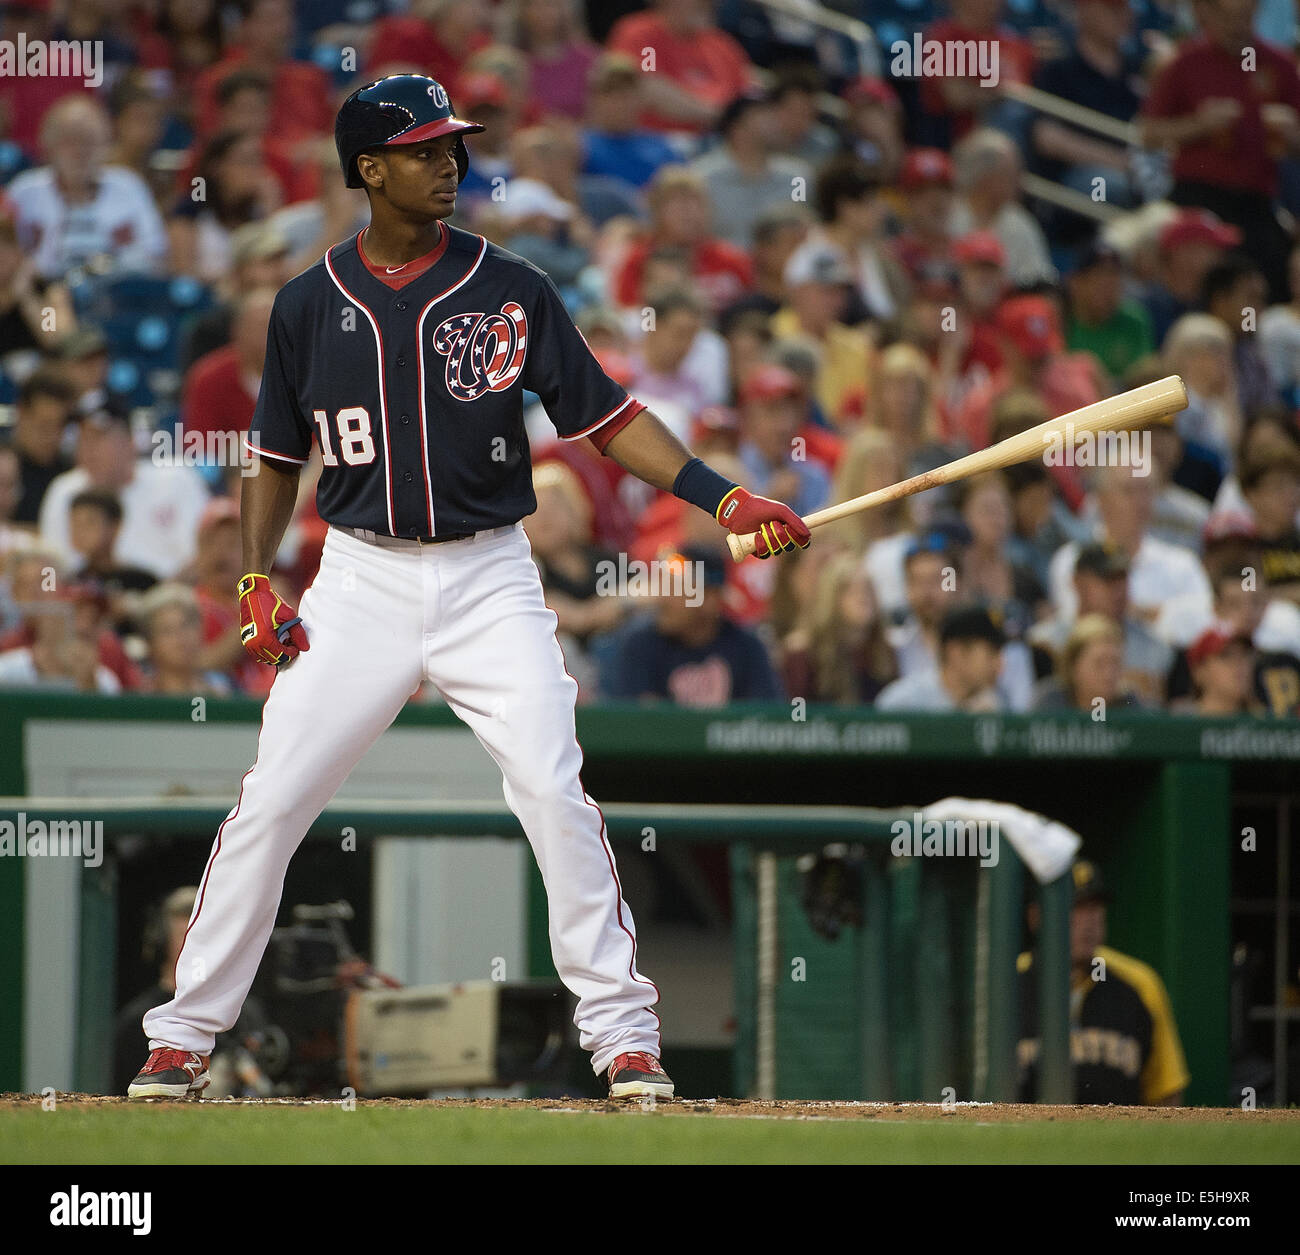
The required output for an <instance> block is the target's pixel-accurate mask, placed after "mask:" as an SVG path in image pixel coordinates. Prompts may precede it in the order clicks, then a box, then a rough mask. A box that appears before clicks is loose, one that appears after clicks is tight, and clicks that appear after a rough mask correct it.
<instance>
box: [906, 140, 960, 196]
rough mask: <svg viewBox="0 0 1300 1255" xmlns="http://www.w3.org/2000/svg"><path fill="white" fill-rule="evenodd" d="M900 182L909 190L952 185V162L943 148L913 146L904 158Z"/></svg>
mask: <svg viewBox="0 0 1300 1255" xmlns="http://www.w3.org/2000/svg"><path fill="white" fill-rule="evenodd" d="M898 182H899V186H900V187H902V189H903V190H904V191H907V192H910V191H914V190H915V189H916V188H918V187H936V186H937V187H951V186H952V162H951V161H950V160H949V159H948V154H947V153H946V152H944V151H943V149H941V148H913V149H911V150H910V151H909V152H908V154H907V156H906V157H904V158H903V169H902V173H901V174H900V175H899V179H898Z"/></svg>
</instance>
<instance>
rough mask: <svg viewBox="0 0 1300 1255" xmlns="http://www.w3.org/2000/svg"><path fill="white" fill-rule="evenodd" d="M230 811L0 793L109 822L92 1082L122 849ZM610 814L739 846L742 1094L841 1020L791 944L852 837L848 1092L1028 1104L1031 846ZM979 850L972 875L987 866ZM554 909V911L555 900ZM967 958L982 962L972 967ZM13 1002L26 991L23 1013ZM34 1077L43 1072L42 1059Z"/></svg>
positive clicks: (1046, 893)
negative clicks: (857, 900) (1018, 975)
mask: <svg viewBox="0 0 1300 1255" xmlns="http://www.w3.org/2000/svg"><path fill="white" fill-rule="evenodd" d="M228 812H229V806H228V805H226V804H225V802H224V800H223V799H218V798H202V797H189V798H183V799H167V798H153V797H136V798H113V797H85V796H78V797H67V798H35V797H8V798H0V822H3V821H4V820H5V819H8V820H10V821H11V822H12V821H16V820H17V817H18V816H20V815H21V817H22V819H21V823H22V826H23V828H24V830H26V831H33V830H34V827H35V825H38V824H39V825H43V826H44V827H45V829H46V830H47V831H48V830H50V825H52V824H56V823H59V822H62V821H66V820H67V819H68V818H69V817H70V816H93V817H94V818H95V820H96V821H99V822H101V823H102V824H103V833H104V837H105V838H106V844H107V847H108V848H107V851H106V859H105V862H104V864H102V865H101V868H96V869H93V870H89V871H87V872H85V873H83V874H84V875H85V876H88V877H90V880H89V882H88V883H86V884H84V885H83V899H84V900H85V901H86V903H87V904H88V905H89V907H90V909H85V910H83V911H82V913H81V919H80V927H81V930H82V935H81V938H80V945H79V953H80V959H81V970H80V971H79V972H78V973H77V978H76V980H75V981H74V982H73V983H72V984H73V988H74V989H75V996H76V1001H77V1008H76V1010H77V1014H76V1021H77V1037H78V1052H77V1077H78V1087H79V1088H84V1089H87V1090H91V1091H95V1090H99V1089H102V1088H103V1087H104V1083H103V1080H102V1070H103V1061H104V1060H105V1059H106V1058H107V1056H108V1043H109V1042H110V1040H111V1036H112V1024H113V1016H114V1007H113V1004H112V1000H111V998H110V997H109V996H107V995H108V993H109V991H111V990H112V989H113V988H114V986H115V983H116V982H115V979H114V975H115V974H114V972H113V970H112V955H113V953H114V940H115V937H114V928H115V919H116V909H115V903H114V901H113V893H114V884H115V879H114V876H113V847H114V843H115V842H116V840H118V839H120V838H124V837H131V838H138V837H146V838H147V837H151V836H159V835H166V836H168V837H180V836H184V837H198V838H208V837H210V836H211V834H212V833H214V832H215V831H216V830H217V828H218V826H219V825H220V824H221V821H222V820H223V819H224V818H225V817H226V815H227V813H228ZM602 813H603V815H604V818H605V824H606V829H607V833H608V836H609V837H610V838H611V840H614V841H619V840H630V841H639V840H641V839H642V838H643V836H644V834H645V833H646V832H647V831H649V830H653V832H654V833H655V838H656V841H657V842H660V841H667V842H675V841H691V842H700V843H704V844H713V843H720V844H724V845H726V846H728V847H729V848H730V850H731V857H732V864H733V873H734V880H733V898H734V907H735V915H736V947H737V962H736V965H735V972H736V984H737V988H736V1003H737V1007H738V1009H739V1011H740V1023H739V1025H738V1030H737V1035H736V1036H737V1044H736V1058H735V1063H734V1073H735V1075H736V1077H737V1078H738V1085H739V1092H740V1093H742V1094H744V1095H746V1096H753V1097H758V1098H775V1097H778V1096H782V1097H792V1096H795V1095H796V1094H798V1093H799V1092H800V1086H801V1080H800V1076H801V1073H802V1069H801V1067H800V1065H799V1064H798V1062H797V1060H798V1059H799V1058H800V1056H801V1055H802V1054H803V1052H804V1051H806V1049H807V1043H806V1042H803V1043H802V1044H801V1043H800V1041H799V1038H800V1037H801V1036H806V1035H807V1034H808V1033H809V1032H811V1033H814V1034H816V1033H818V1032H822V1033H825V1032H834V1031H839V1030H837V1029H836V1028H835V1027H834V1026H830V1025H825V1024H823V1025H821V1026H819V1025H818V1024H817V1023H816V1022H815V1021H810V1018H809V1015H808V1012H807V1010H806V1008H805V1009H798V1008H796V1007H794V1006H792V1005H791V1004H790V1003H789V1001H788V999H787V997H786V996H785V993H784V985H785V983H786V980H787V977H788V979H789V981H790V983H791V984H798V983H800V982H801V981H806V979H807V973H806V958H805V957H804V956H802V955H800V954H799V953H796V950H798V949H807V947H806V946H802V947H801V946H797V945H793V944H792V942H793V937H792V935H791V934H792V929H791V923H790V915H789V909H790V905H791V903H796V904H797V902H798V900H799V892H798V888H797V884H796V883H795V881H797V876H798V872H797V869H796V868H795V866H794V864H795V856H797V855H799V854H803V853H808V852H819V851H821V850H823V849H825V848H826V847H828V846H838V847H861V848H862V849H863V850H864V852H865V853H866V857H863V858H861V859H856V860H855V861H854V862H853V864H852V867H853V874H854V875H855V876H857V877H859V879H860V888H861V895H862V901H863V903H864V905H865V907H866V913H865V918H864V922H863V926H862V927H860V928H853V929H850V930H848V931H849V933H850V934H851V939H850V940H849V941H847V942H846V949H851V951H852V958H851V960H850V962H849V964H848V973H849V976H850V978H849V979H848V980H847V981H846V980H845V979H844V975H845V974H844V973H843V972H831V973H825V972H824V973H823V975H822V980H824V981H833V982H834V983H835V985H836V990H835V993H834V994H833V996H832V998H831V999H830V1002H832V1003H834V1004H838V1005H840V1006H841V1007H846V1008H849V1009H850V1017H849V1018H850V1024H851V1027H850V1028H849V1030H848V1038H849V1040H850V1041H851V1043H852V1049H854V1050H856V1052H857V1055H858V1059H857V1067H856V1069H854V1071H855V1072H856V1079H854V1078H852V1077H847V1078H843V1079H842V1080H841V1082H840V1088H845V1087H847V1090H848V1092H849V1094H850V1095H851V1096H852V1097H855V1098H864V1099H867V1098H870V1099H930V1100H933V1101H939V1100H941V1099H942V1098H943V1097H944V1095H945V1094H949V1093H950V1094H951V1095H953V1096H954V1097H958V1096H959V1097H960V1098H961V1099H962V1100H968V1099H970V1098H972V1097H974V1098H976V1099H986V1100H1004V1101H1009V1100H1013V1099H1014V1098H1015V1096H1016V1076H1015V1058H1014V1052H1015V1042H1016V1035H1017V1016H1018V1011H1017V998H1016V987H1015V968H1016V957H1017V953H1018V951H1019V939H1020V918H1021V909H1022V896H1021V883H1022V882H1021V867H1020V863H1019V860H1018V859H1017V858H1016V857H1015V854H1014V851H1011V850H1010V849H1009V848H1007V847H1005V846H1004V847H1003V848H1002V850H1001V852H1000V857H999V859H998V861H997V863H996V864H995V865H993V866H990V867H987V868H982V869H980V870H979V872H978V874H977V875H972V876H969V877H954V876H953V875H952V874H951V868H950V867H948V866H947V865H946V864H948V863H951V862H952V861H953V860H951V859H949V860H946V861H945V860H943V859H934V860H928V859H924V858H912V857H900V858H895V857H894V856H892V855H891V854H890V853H889V850H888V847H889V845H890V843H891V842H892V840H893V839H894V836H895V834H896V824H897V823H898V822H899V821H902V822H904V823H911V822H912V820H913V817H914V812H913V811H910V810H907V811H904V810H897V811H890V810H880V809H873V808H867V807H844V806H822V807H804V806H798V807H796V806H779V805H765V806H735V805H710V804H699V803H696V804H664V803H660V804H654V803H619V802H614V803H606V804H605V805H604V806H603V807H602ZM341 831H350V832H352V833H353V834H355V839H356V842H357V843H358V844H359V845H364V844H365V843H367V842H370V841H373V840H375V839H376V838H381V837H383V838H392V837H411V838H436V837H438V836H440V835H446V836H451V835H454V836H456V837H470V836H481V837H517V838H519V839H520V840H522V839H523V833H522V831H521V830H520V828H519V825H518V822H517V820H516V819H515V817H514V816H513V815H512V814H511V813H510V811H509V810H508V809H506V808H505V807H504V806H497V805H492V804H486V803H481V802H459V803H457V802H439V803H436V804H431V803H425V802H374V803H369V804H360V803H356V802H346V803H332V804H331V805H329V806H327V807H326V809H325V811H324V812H323V813H322V814H321V816H320V818H319V819H318V820H317V821H316V823H315V824H313V826H312V829H311V830H310V832H309V833H308V839H309V840H310V839H312V838H313V837H315V838H319V839H328V840H331V841H333V840H335V839H337V835H338V833H339V832H341ZM964 862H965V865H966V867H967V869H970V868H973V867H974V866H975V864H974V863H973V862H972V861H971V860H964ZM101 869H102V875H101V874H99V873H100V872H101ZM959 885H960V888H959V887H958V886H959ZM1037 900H1039V901H1040V902H1041V903H1042V907H1043V912H1044V919H1045V924H1044V927H1043V929H1042V930H1041V933H1040V936H1039V944H1038V946H1037V948H1036V958H1037V964H1038V972H1039V988H1040V997H1041V1004H1042V1006H1043V1007H1044V1008H1047V1011H1046V1014H1045V1021H1044V1023H1045V1028H1044V1034H1043V1040H1044V1049H1043V1060H1042V1064H1041V1075H1042V1078H1043V1079H1042V1085H1043V1098H1044V1101H1056V1102H1063V1101H1068V1100H1069V1075H1068V1058H1067V1046H1066V1025H1067V1016H1068V998H1069V992H1068V984H1069V970H1068V955H1069V951H1068V925H1067V923H1066V920H1067V915H1068V902H1069V878H1068V876H1066V877H1061V878H1060V879H1058V880H1057V881H1055V882H1053V883H1051V884H1049V885H1046V886H1042V887H1041V889H1040V891H1039V893H1038V895H1037ZM537 906H538V909H539V911H544V901H542V902H540V903H538V904H537ZM955 915H960V917H961V918H963V919H965V920H966V921H967V923H968V925H969V927H968V928H966V929H964V930H961V933H962V935H958V932H957V931H954V930H953V929H952V928H951V927H950V924H949V921H950V919H951V918H952V917H953V916H955ZM742 951H743V952H744V953H743V954H742V953H741V952H742ZM963 954H964V955H968V956H970V957H971V961H970V962H968V963H962V962H957V961H956V957H957V956H959V955H963ZM532 957H533V960H534V968H535V969H536V968H539V967H541V966H542V965H548V964H549V957H548V956H547V955H546V954H544V953H542V954H538V953H534V955H533V956H532ZM958 971H961V972H963V973H964V980H963V979H961V978H959V977H958V976H957V973H958ZM539 974H540V973H539V972H538V971H537V970H534V971H532V972H531V973H530V975H532V976H534V977H536V976H537V975H539ZM49 975H50V973H49V972H48V971H47V970H44V968H43V961H42V957H41V955H40V954H39V953H32V954H30V955H29V961H28V963H27V965H26V970H25V972H24V983H25V985H26V987H27V988H29V989H30V988H32V987H33V985H34V984H39V985H41V986H42V987H45V988H48V987H49V986H50V985H51V984H52V982H49V981H48V977H49ZM42 996H44V995H42ZM961 1008H966V1014H964V1015H963V1014H962V1013H961ZM14 1009H15V1008H14V1007H13V1004H12V1003H10V1004H9V1007H8V1010H9V1011H10V1012H12V1011H13V1010H14ZM9 1018H10V1017H9V1016H6V1019H9ZM14 1018H17V1017H14ZM796 1018H797V1023H796V1022H795V1020H796ZM10 1022H11V1023H12V1020H10ZM968 1052H969V1053H968ZM783 1060H784V1066H783ZM27 1072H28V1075H29V1076H32V1075H33V1073H32V1070H31V1069H30V1068H29V1069H27ZM37 1079H39V1077H38V1078H37ZM6 1088H18V1086H6ZM813 1096H814V1097H818V1096H822V1095H820V1094H817V1095H813Z"/></svg>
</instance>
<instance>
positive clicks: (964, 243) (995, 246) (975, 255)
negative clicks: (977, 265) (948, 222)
mask: <svg viewBox="0 0 1300 1255" xmlns="http://www.w3.org/2000/svg"><path fill="white" fill-rule="evenodd" d="M952 259H953V261H955V262H957V263H958V264H965V263H967V262H983V263H984V265H986V266H997V267H999V268H1001V267H1003V266H1005V265H1006V264H1007V250H1006V249H1005V248H1003V247H1002V241H1001V240H1000V239H998V237H997V236H996V235H994V234H993V232H992V231H972V232H971V233H970V234H969V235H963V236H962V237H961V239H959V240H958V241H957V242H956V243H955V244H954V245H953V246H952Z"/></svg>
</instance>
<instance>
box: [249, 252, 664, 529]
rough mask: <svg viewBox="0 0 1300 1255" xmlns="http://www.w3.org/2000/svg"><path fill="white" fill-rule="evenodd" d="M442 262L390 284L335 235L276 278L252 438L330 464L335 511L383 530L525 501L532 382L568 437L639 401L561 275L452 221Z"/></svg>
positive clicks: (472, 516)
mask: <svg viewBox="0 0 1300 1255" xmlns="http://www.w3.org/2000/svg"><path fill="white" fill-rule="evenodd" d="M447 232H448V235H447V245H446V248H445V249H444V251H443V252H442V255H441V256H440V257H439V258H438V260H437V261H436V262H434V264H433V266H432V267H431V268H430V269H429V270H427V271H426V272H425V273H424V274H422V275H420V277H419V278H417V279H414V280H412V281H411V282H410V283H408V284H407V285H406V286H404V287H402V288H399V289H397V290H393V289H392V288H390V287H388V286H387V285H386V284H385V283H383V282H382V281H381V280H380V279H378V278H376V277H375V275H374V274H372V273H371V271H370V270H369V269H368V268H367V266H366V264H365V262H364V260H363V259H362V258H361V257H360V256H359V255H358V248H357V237H355V236H354V237H353V238H352V239H350V240H347V241H345V242H344V243H342V244H337V245H335V246H334V247H333V248H332V249H330V251H329V252H328V253H327V254H326V255H325V256H324V257H323V258H322V259H321V260H320V261H318V262H317V263H316V264H315V265H314V266H312V267H311V268H310V269H308V270H306V271H304V272H303V273H302V274H300V275H298V276H297V277H296V278H294V279H291V280H290V281H289V282H288V283H287V284H285V286H284V287H283V288H282V289H281V290H280V292H279V294H278V295H277V297H276V300H275V307H274V309H273V311H272V314H271V325H270V330H269V332H268V334H267V352H266V366H265V368H264V370H263V373H262V387H261V391H260V393H259V394H258V398H257V409H256V411H255V413H254V415H253V421H252V424H251V426H250V428H249V434H248V444H249V446H250V448H251V449H252V450H253V451H254V452H256V453H258V454H261V455H264V456H266V457H269V458H273V459H278V460H280V461H284V462H292V463H298V464H302V463H304V462H306V460H307V458H308V455H309V454H310V452H311V445H312V441H313V440H315V441H316V443H317V444H318V445H319V446H320V451H321V458H322V460H323V462H324V469H323V471H322V472H321V478H320V485H319V487H318V489H317V493H316V504H317V509H318V510H319V511H320V516H321V518H322V519H324V520H325V521H326V522H327V523H335V524H338V525H340V526H345V527H359V528H365V529H366V530H368V531H373V532H377V533H380V534H382V535H389V536H440V535H447V534H450V533H458V532H476V531H482V530H484V529H486V528H491V527H501V526H504V525H506V524H508V523H514V522H517V521H518V520H519V519H521V518H524V517H525V516H527V515H529V514H531V513H532V512H533V511H534V510H535V509H536V508H537V501H536V498H535V497H534V496H533V486H532V468H531V463H530V461H529V455H528V440H527V437H526V436H525V434H524V421H523V395H524V390H525V389H527V390H529V391H531V392H535V393H536V394H537V395H538V396H539V397H540V398H541V401H542V404H543V405H544V406H545V408H546V412H547V414H548V415H549V416H550V418H551V421H552V423H554V424H555V428H556V431H557V432H558V434H559V435H560V437H561V438H562V439H565V440H577V439H580V438H582V437H584V436H589V435H590V436H594V437H595V438H596V439H598V440H599V439H600V432H601V429H602V428H605V429H609V428H611V427H612V426H614V425H621V424H622V423H623V422H625V421H626V420H627V419H628V418H629V417H630V416H631V415H632V414H634V413H636V412H637V411H639V410H641V409H642V408H644V407H643V406H642V405H641V404H640V402H638V401H635V400H633V399H632V398H631V397H629V396H628V394H627V393H626V392H625V391H624V389H623V388H621V387H620V386H619V385H618V384H616V383H615V382H614V381H613V380H612V379H610V378H609V376H608V375H606V374H605V372H604V371H603V370H602V369H601V367H600V364H599V363H598V362H597V361H596V359H595V358H594V357H593V356H592V353H591V350H590V349H589V348H588V347H587V343H586V341H585V340H584V339H583V338H582V335H581V333H580V332H579V331H578V329H577V328H576V327H575V326H574V325H573V322H572V320H571V319H570V317H569V315H568V312H567V311H566V310H565V308H564V304H563V302H562V301H561V299H560V295H559V293H558V292H557V291H556V289H555V285H554V284H553V283H552V282H551V281H550V279H549V278H547V276H546V275H545V274H544V273H543V272H542V271H541V270H539V269H537V267H536V266H534V265H532V264H531V263H530V262H527V261H525V260H524V259H523V258H521V257H517V256H515V254H513V253H510V252H507V251H506V250H505V249H502V248H498V247H497V246H496V245H494V244H490V243H488V242H487V241H486V240H485V239H483V238H482V237H481V236H477V235H473V234H471V233H469V232H467V231H461V230H458V229H457V228H455V227H448V228H447Z"/></svg>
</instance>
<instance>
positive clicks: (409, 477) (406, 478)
mask: <svg viewBox="0 0 1300 1255" xmlns="http://www.w3.org/2000/svg"><path fill="white" fill-rule="evenodd" d="M402 478H403V479H404V480H406V482H407V483H408V484H409V483H410V482H411V472H410V471H407V472H406V474H405V475H403V476H402Z"/></svg>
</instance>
